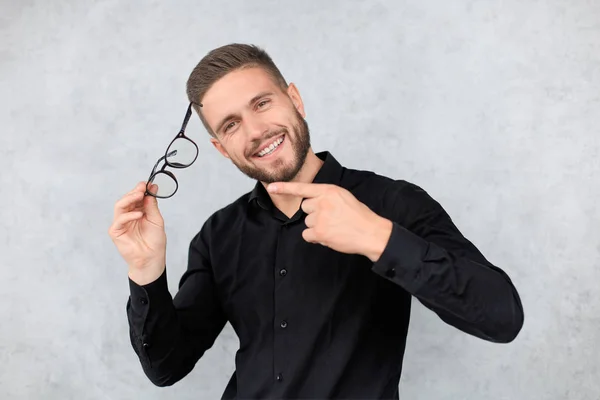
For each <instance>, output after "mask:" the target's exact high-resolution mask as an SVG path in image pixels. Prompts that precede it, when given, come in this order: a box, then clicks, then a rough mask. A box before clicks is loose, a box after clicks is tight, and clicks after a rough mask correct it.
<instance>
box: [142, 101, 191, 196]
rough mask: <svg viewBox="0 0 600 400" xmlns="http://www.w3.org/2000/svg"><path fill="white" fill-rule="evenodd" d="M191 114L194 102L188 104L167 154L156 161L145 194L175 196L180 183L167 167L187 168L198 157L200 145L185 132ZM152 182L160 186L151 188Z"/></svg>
mask: <svg viewBox="0 0 600 400" xmlns="http://www.w3.org/2000/svg"><path fill="white" fill-rule="evenodd" d="M191 115H192V103H190V105H189V106H188V109H187V112H186V113H185V118H184V119H183V124H181V129H180V130H179V133H178V134H177V135H176V136H175V138H174V139H173V140H172V141H171V144H169V147H167V151H166V152H165V155H164V156H162V157H161V158H159V159H158V161H156V164H154V168H152V172H151V173H150V177H149V178H148V181H147V182H148V183H147V184H146V193H145V195H150V196H154V197H157V198H159V199H167V198H169V197H171V196H173V195H174V194H175V192H177V188H179V184H178V183H177V179H176V178H175V175H173V173H172V172H170V171H167V170H166V168H167V167H172V168H180V169H181V168H187V167H189V166H190V165H192V164H193V163H194V161H196V158H198V146H197V145H196V143H194V142H193V141H192V140H191V139H190V138H188V137H187V136H185V134H184V131H185V127H186V126H187V124H188V121H189V120H190V116H191ZM163 160H164V161H165V165H163V167H162V168H161V169H160V170H159V171H157V170H156V168H158V165H159V164H160V162H161V161H163ZM152 184H155V185H157V186H158V187H155V188H152V190H151V189H150V186H151V185H152Z"/></svg>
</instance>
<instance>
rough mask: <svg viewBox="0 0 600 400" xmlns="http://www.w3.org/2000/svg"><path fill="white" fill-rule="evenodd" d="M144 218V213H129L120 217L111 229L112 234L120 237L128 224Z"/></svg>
mask: <svg viewBox="0 0 600 400" xmlns="http://www.w3.org/2000/svg"><path fill="white" fill-rule="evenodd" d="M143 216H144V213H143V212H142V211H130V212H128V213H125V214H121V215H119V216H118V217H117V218H115V220H114V222H113V224H112V226H111V228H110V233H111V234H113V235H117V236H118V234H119V233H120V232H121V231H123V230H125V229H126V228H127V224H128V223H129V222H131V221H135V220H137V219H140V218H142V217H143Z"/></svg>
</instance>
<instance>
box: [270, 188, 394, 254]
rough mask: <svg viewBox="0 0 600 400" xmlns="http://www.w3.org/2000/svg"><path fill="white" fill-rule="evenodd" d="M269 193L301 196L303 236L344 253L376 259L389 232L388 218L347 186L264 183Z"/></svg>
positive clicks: (390, 229)
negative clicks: (366, 203)
mask: <svg viewBox="0 0 600 400" xmlns="http://www.w3.org/2000/svg"><path fill="white" fill-rule="evenodd" d="M267 190H268V191H269V192H270V193H271V194H273V195H288V196H289V195H291V196H297V197H302V198H304V201H303V202H302V206H301V207H302V210H304V212H306V213H307V214H308V215H307V216H306V219H305V223H306V226H307V228H308V229H305V230H304V231H303V232H302V237H303V238H304V240H306V241H307V242H310V243H319V244H321V245H323V246H327V247H329V248H331V249H333V250H336V251H339V252H342V253H347V254H362V255H364V256H366V257H368V258H369V259H370V260H371V261H377V260H378V259H379V257H380V256H381V253H382V252H383V250H384V249H385V246H386V245H387V242H388V240H389V237H390V234H391V232H392V222H391V221H390V220H387V219H385V218H383V217H381V216H379V215H377V214H376V213H374V212H373V211H371V209H369V207H367V206H366V205H365V204H363V203H361V202H360V201H358V200H357V199H356V197H354V196H353V195H352V193H350V192H349V191H348V190H346V189H344V188H341V187H339V186H336V185H329V184H320V183H298V182H276V183H272V184H270V185H269V186H268V187H267Z"/></svg>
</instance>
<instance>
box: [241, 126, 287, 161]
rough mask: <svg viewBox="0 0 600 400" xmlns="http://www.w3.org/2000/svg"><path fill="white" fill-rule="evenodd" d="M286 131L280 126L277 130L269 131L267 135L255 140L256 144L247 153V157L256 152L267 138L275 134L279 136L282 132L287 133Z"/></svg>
mask: <svg viewBox="0 0 600 400" xmlns="http://www.w3.org/2000/svg"><path fill="white" fill-rule="evenodd" d="M287 132H288V130H287V128H281V129H279V130H277V131H274V132H271V133H269V135H267V136H266V137H264V138H262V139H259V140H256V144H255V145H253V146H252V150H251V151H250V152H249V153H248V157H251V156H252V155H253V154H254V153H256V152H257V151H258V149H259V148H260V146H261V144H263V143H264V142H266V141H267V140H269V139H271V138H274V137H276V136H279V135H281V134H282V133H287Z"/></svg>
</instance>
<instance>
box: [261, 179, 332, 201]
mask: <svg viewBox="0 0 600 400" xmlns="http://www.w3.org/2000/svg"><path fill="white" fill-rule="evenodd" d="M324 189H325V186H324V185H323V184H319V183H301V182H275V183H271V184H270V185H269V186H267V191H269V193H277V194H290V195H294V196H301V197H304V198H308V197H317V196H320V195H321V194H322V193H323V190H324Z"/></svg>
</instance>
